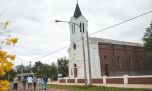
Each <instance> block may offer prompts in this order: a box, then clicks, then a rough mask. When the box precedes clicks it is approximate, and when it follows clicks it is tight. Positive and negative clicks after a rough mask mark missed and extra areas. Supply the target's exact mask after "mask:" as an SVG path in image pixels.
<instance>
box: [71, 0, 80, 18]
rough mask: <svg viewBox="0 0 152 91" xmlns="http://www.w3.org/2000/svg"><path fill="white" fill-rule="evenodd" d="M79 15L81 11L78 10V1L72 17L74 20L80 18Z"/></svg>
mask: <svg viewBox="0 0 152 91" xmlns="http://www.w3.org/2000/svg"><path fill="white" fill-rule="evenodd" d="M81 15H82V13H81V10H80V8H79V5H78V0H77V4H76V8H75V12H74V15H73V17H74V18H78V17H79V16H81Z"/></svg>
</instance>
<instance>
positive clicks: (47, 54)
mask: <svg viewBox="0 0 152 91" xmlns="http://www.w3.org/2000/svg"><path fill="white" fill-rule="evenodd" d="M68 46H69V44H68V45H66V46H64V47H62V48H59V49H57V50H55V51H53V52H50V53H48V54H46V55H44V56H41V57H39V58H36V59H34V60H37V59H42V58H44V57H47V56H49V55H51V54H54V53H56V52H58V51H61V50H63V49H65V48H66V47H68Z"/></svg>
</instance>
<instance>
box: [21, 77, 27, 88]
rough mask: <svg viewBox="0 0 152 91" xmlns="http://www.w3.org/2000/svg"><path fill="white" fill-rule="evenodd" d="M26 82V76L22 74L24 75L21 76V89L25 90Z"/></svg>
mask: <svg viewBox="0 0 152 91" xmlns="http://www.w3.org/2000/svg"><path fill="white" fill-rule="evenodd" d="M26 82H27V78H26V76H24V77H23V78H22V86H23V90H25V88H26Z"/></svg>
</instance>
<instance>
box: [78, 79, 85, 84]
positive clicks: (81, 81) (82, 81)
mask: <svg viewBox="0 0 152 91" xmlns="http://www.w3.org/2000/svg"><path fill="white" fill-rule="evenodd" d="M77 82H78V83H84V82H85V80H84V79H77Z"/></svg>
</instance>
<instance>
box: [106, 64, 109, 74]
mask: <svg viewBox="0 0 152 91" xmlns="http://www.w3.org/2000/svg"><path fill="white" fill-rule="evenodd" d="M105 75H106V76H109V64H105Z"/></svg>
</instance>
